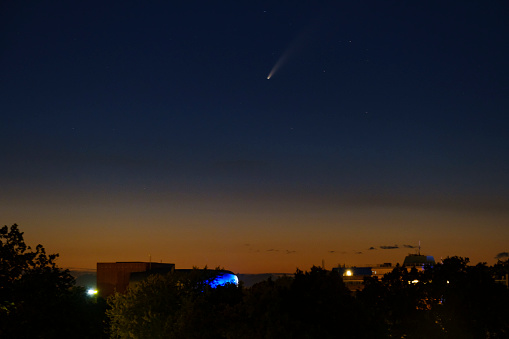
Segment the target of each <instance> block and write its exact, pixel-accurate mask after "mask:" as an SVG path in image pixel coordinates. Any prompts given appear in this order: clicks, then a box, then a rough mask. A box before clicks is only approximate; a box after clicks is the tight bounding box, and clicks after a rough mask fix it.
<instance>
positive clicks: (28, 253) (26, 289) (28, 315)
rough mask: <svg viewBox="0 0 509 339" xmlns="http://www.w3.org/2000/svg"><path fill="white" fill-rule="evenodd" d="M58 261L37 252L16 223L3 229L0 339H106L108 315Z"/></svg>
mask: <svg viewBox="0 0 509 339" xmlns="http://www.w3.org/2000/svg"><path fill="white" fill-rule="evenodd" d="M57 257H58V254H50V255H48V254H46V251H45V249H44V247H43V246H42V245H37V247H36V248H35V251H34V250H32V249H31V247H30V246H28V245H27V244H26V243H25V241H24V239H23V232H20V230H19V228H18V226H17V225H16V224H14V225H12V226H11V227H10V228H9V227H7V226H4V227H2V228H0V304H1V307H0V337H5V338H32V337H33V338H56V337H74V338H80V337H88V336H95V337H101V335H102V325H101V324H102V322H103V318H102V317H101V312H102V311H101V310H98V306H97V304H95V303H92V301H91V300H90V299H89V298H87V296H86V294H85V291H84V290H83V289H80V288H77V287H74V278H73V277H72V276H71V275H70V274H69V271H68V270H62V269H60V268H58V267H57V265H56V263H55V260H56V258H57Z"/></svg>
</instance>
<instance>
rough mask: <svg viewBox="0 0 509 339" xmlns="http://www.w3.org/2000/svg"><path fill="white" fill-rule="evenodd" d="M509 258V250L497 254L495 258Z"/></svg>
mask: <svg viewBox="0 0 509 339" xmlns="http://www.w3.org/2000/svg"><path fill="white" fill-rule="evenodd" d="M503 258H509V252H500V253H498V254H497V255H496V256H495V259H503Z"/></svg>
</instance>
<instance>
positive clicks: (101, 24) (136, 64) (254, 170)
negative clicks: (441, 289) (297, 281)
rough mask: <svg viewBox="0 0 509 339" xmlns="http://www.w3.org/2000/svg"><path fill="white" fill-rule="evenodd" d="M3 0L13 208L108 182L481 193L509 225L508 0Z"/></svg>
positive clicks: (367, 202)
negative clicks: (297, 0) (303, 0)
mask: <svg viewBox="0 0 509 339" xmlns="http://www.w3.org/2000/svg"><path fill="white" fill-rule="evenodd" d="M0 6H1V7H0V23H1V24H0V33H1V35H0V42H1V46H2V48H1V49H0V65H1V66H0V67H1V72H0V74H1V76H0V112H1V123H0V143H1V146H0V157H1V160H2V166H1V168H0V187H2V189H1V190H0V191H1V192H0V202H2V203H3V204H4V206H6V207H4V209H5V210H4V211H2V210H1V209H0V217H1V216H2V214H4V216H5V219H4V220H2V221H1V222H2V223H3V224H9V223H14V222H18V223H21V222H20V220H24V219H23V218H28V217H27V216H28V215H30V216H32V217H33V218H35V215H36V213H35V212H34V208H35V206H40V204H41V202H44V203H46V204H48V206H47V210H50V211H51V210H52V209H54V208H57V207H55V206H59V205H60V206H61V205H62V204H64V205H65V204H71V205H72V206H71V207H69V208H70V212H69V214H68V215H67V216H68V217H69V220H72V216H73V212H72V211H74V209H76V208H80V207H79V206H82V204H88V206H91V205H94V204H99V205H100V204H101V203H100V202H99V201H103V200H107V201H110V202H111V201H116V203H118V204H119V207H118V210H117V213H119V214H122V212H121V211H122V210H124V209H138V208H143V207H142V206H147V205H153V204H163V205H164V203H163V202H168V201H172V202H173V203H174V202H175V201H179V204H182V205H185V206H193V207H188V208H189V209H191V210H192V209H194V211H195V213H196V214H203V213H205V214H206V213H207V211H208V209H207V208H204V209H202V207H200V206H201V205H200V206H196V205H195V204H196V202H197V201H200V202H202V203H208V202H210V203H217V202H218V201H221V202H222V204H224V205H223V207H222V208H223V209H224V213H225V214H228V213H229V212H231V211H237V210H238V206H237V207H233V205H230V204H240V205H242V206H243V207H242V209H246V210H249V207H248V206H250V205H252V204H258V203H264V202H267V201H271V202H273V203H274V204H276V205H277V204H279V203H282V202H283V201H284V202H289V204H290V206H291V207H289V210H290V211H293V212H294V213H296V214H298V212H299V210H300V208H301V207H302V206H307V207H306V208H309V209H312V208H311V207H309V206H324V205H327V206H329V207H330V208H331V209H335V208H342V207H344V206H352V205H353V206H357V207H358V206H362V207H365V208H377V207H382V208H383V207H387V206H388V207H391V208H394V207H397V208H408V207H411V208H424V209H444V208H445V209H448V210H451V211H454V213H462V212H461V211H471V210H479V211H481V212H482V213H491V212H493V213H496V214H497V215H499V214H501V213H502V214H503V215H504V218H503V219H502V220H503V221H501V223H502V224H505V225H507V226H509V221H508V220H509V219H508V218H507V214H504V213H506V212H507V210H508V207H509V175H508V173H509V156H508V155H509V137H508V135H509V133H508V131H509V118H508V107H509V67H508V62H507V60H509V39H508V37H509V24H508V20H507V18H508V17H509V5H508V4H507V2H504V1H491V2H481V1H477V2H467V3H465V2H459V1H456V2H449V3H445V4H444V3H443V2H439V1H430V2H399V1H398V2H396V1H383V2H381V1H348V2H347V1H330V2H328V1H321V2H307V3H302V4H296V3H295V2H293V1H287V2H277V3H276V2H273V1H268V2H249V3H247V2H238V1H231V2H229V1H228V2H205V1H186V2H180V3H177V4H175V2H167V1H156V2H150V3H148V2H138V1H122V2H104V1H86V2H67V1H60V2H51V3H47V2H38V3H31V4H27V3H21V2H16V1H6V2H3V3H2V5H0ZM285 52H288V54H287V55H288V58H287V59H286V62H284V63H283V64H282V66H281V67H280V68H279V69H278V70H277V71H276V73H275V74H274V76H273V77H272V78H271V79H270V80H267V75H268V73H269V72H270V70H271V69H272V67H273V66H274V64H276V62H277V61H278V59H279V58H280V57H281V56H282V55H284V54H285ZM292 204H296V205H292ZM292 206H293V207H292ZM161 209H164V208H163V207H161ZM18 210H19V211H24V212H23V213H21V214H22V215H19V216H18V215H16V213H14V212H13V211H18ZM34 213H35V214H34ZM154 213H156V212H154ZM158 213H162V212H161V211H159V210H158V212H157V213H156V214H158ZM246 213H247V215H248V216H246V218H251V216H252V214H255V213H262V214H263V208H261V211H260V210H257V211H256V212H253V211H252V212H249V213H248V212H246ZM289 213H292V212H289ZM161 215H163V216H161V220H164V218H165V217H164V213H163V214H161ZM46 217H47V218H50V219H53V220H54V222H55V223H57V224H58V223H59V222H60V221H58V217H57V216H56V215H54V214H51V213H49V214H48V215H47V216H46ZM204 218H205V219H206V217H204ZM66 220H67V219H66ZM48 222H49V220H48ZM66 222H68V221H66ZM160 222H161V225H162V224H164V221H160ZM330 222H331V223H332V224H334V218H333V220H332V221H330ZM26 223H27V224H29V225H30V227H36V222H35V221H32V219H30V218H28V219H27V221H26ZM332 224H331V225H332ZM375 224H376V223H375ZM22 226H23V225H22ZM70 227H71V226H70ZM75 227H76V228H79V227H80V226H75ZM105 227H106V226H105ZM161 227H163V226H161ZM173 227H179V226H178V225H177V226H173ZM210 227H211V228H213V226H210ZM302 227H304V226H302ZM309 227H312V225H309ZM331 227H332V226H331ZM344 227H348V226H347V225H346V226H344ZM373 227H374V228H373V230H374V231H373V232H375V233H376V232H377V231H376V230H378V229H380V228H382V226H378V227H376V225H374V226H373ZM444 227H445V226H444ZM479 227H481V225H479ZM482 227H484V226H482ZM497 230H498V228H497ZM490 232H495V231H493V230H492V231H490ZM50 233H51V232H50ZM493 234H495V233H493ZM494 236H495V235H494ZM418 237H419V235H417V234H415V237H414V234H412V235H411V236H410V238H411V239H408V242H411V241H414V242H415V241H416V238H418ZM239 241H240V240H239ZM402 241H403V240H402ZM368 245H369V246H368ZM381 245H383V244H381ZM370 246H371V244H366V247H370ZM56 247H57V249H59V248H58V245H56ZM505 250H507V248H505V249H504V248H500V249H498V248H497V249H495V250H494V251H499V252H501V251H505ZM60 252H62V250H60ZM64 252H65V250H64ZM98 260H99V259H98ZM338 260H339V259H338Z"/></svg>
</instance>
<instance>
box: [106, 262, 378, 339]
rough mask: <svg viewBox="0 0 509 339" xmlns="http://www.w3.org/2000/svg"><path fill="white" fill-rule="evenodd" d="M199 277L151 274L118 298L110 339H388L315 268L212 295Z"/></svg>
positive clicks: (332, 277) (337, 280)
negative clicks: (374, 338) (341, 337)
mask: <svg viewBox="0 0 509 339" xmlns="http://www.w3.org/2000/svg"><path fill="white" fill-rule="evenodd" d="M202 272H203V271H200V270H194V271H193V272H192V274H191V275H182V274H179V273H169V274H167V275H164V276H162V275H159V276H156V275H154V276H151V277H150V278H149V279H147V280H145V281H143V282H141V283H140V284H138V285H136V286H134V287H133V288H131V289H129V290H128V291H127V292H126V293H125V294H116V295H114V296H113V297H112V298H110V299H109V303H110V305H111V309H110V310H109V311H108V315H109V317H110V322H111V333H112V337H114V338H316V337H322V338H337V337H338V336H345V337H356V338H373V337H378V338H381V337H383V333H381V332H379V331H378V330H377V327H376V326H375V327H367V326H365V324H366V319H367V318H366V317H364V313H363V311H362V308H361V307H360V304H358V303H357V302H356V300H355V298H354V297H353V296H352V295H351V294H350V292H349V291H348V290H347V289H346V288H345V286H344V284H343V282H342V279H341V277H340V276H339V275H338V274H337V273H335V272H330V271H326V270H324V269H321V268H319V267H312V268H311V271H310V272H302V271H299V270H298V271H297V272H296V274H295V277H282V278H279V279H277V280H275V281H273V280H272V279H268V280H267V281H264V282H261V283H259V284H256V285H254V286H253V287H252V288H250V289H244V288H243V287H242V286H240V287H236V286H234V285H227V286H223V287H218V288H215V289H212V288H209V287H208V286H206V285H204V284H203V283H202V281H203V275H202V274H203V273H202ZM205 273H207V271H206V270H205Z"/></svg>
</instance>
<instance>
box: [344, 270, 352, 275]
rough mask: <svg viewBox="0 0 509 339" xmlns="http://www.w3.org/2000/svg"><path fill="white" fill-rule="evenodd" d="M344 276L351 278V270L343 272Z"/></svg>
mask: <svg viewBox="0 0 509 339" xmlns="http://www.w3.org/2000/svg"><path fill="white" fill-rule="evenodd" d="M345 275H346V276H347V277H351V276H352V275H353V273H352V271H351V270H347V271H346V272H345Z"/></svg>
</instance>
